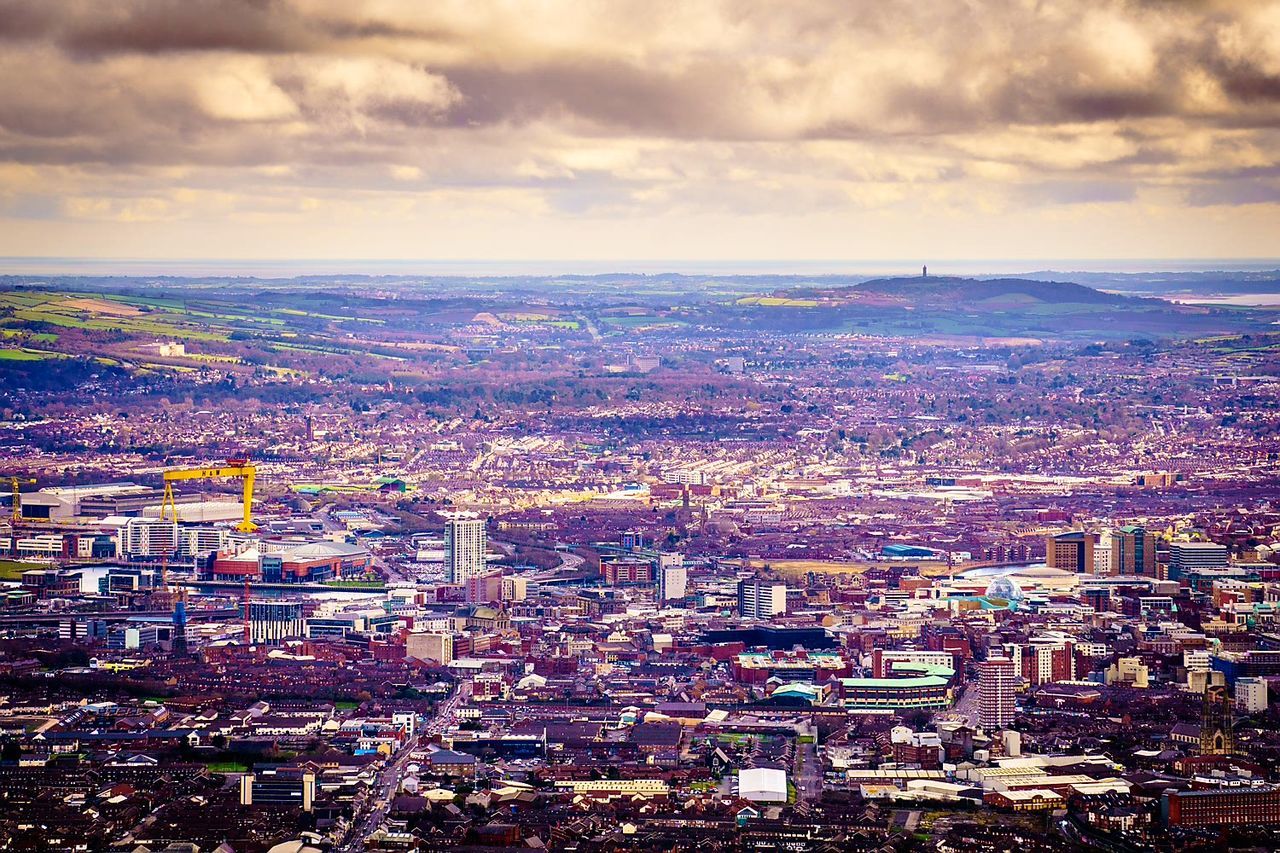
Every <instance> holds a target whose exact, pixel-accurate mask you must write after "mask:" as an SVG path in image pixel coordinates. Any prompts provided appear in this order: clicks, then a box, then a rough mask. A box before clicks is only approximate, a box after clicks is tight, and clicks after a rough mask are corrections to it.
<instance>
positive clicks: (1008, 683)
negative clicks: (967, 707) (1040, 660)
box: [978, 657, 1018, 730]
mask: <svg viewBox="0 0 1280 853" xmlns="http://www.w3.org/2000/svg"><path fill="white" fill-rule="evenodd" d="M1017 686H1018V675H1017V670H1016V669H1015V668H1014V663H1013V661H1012V660H1010V659H1009V658H1002V657H990V658H987V659H986V660H985V661H982V662H980V663H979V664H978V724H979V725H980V726H982V727H983V728H985V729H988V730H992V729H1002V728H1004V727H1005V726H1007V725H1009V724H1010V723H1012V722H1013V712H1014V707H1015V706H1014V691H1015V690H1016V688H1017Z"/></svg>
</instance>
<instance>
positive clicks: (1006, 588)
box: [984, 575, 1027, 610]
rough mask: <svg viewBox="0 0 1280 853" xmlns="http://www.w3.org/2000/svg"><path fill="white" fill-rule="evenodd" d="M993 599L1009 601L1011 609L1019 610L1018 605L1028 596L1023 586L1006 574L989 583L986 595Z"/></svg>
mask: <svg viewBox="0 0 1280 853" xmlns="http://www.w3.org/2000/svg"><path fill="white" fill-rule="evenodd" d="M984 597H985V598H987V599H988V600H991V601H1007V602H1008V603H1009V609H1010V610H1017V609H1018V605H1019V604H1021V603H1022V600H1023V599H1024V598H1026V597H1027V596H1026V593H1024V592H1023V591H1022V587H1020V586H1019V585H1018V582H1017V581H1015V580H1014V579H1013V578H1012V577H1010V576H1008V575H1005V576H1003V577H998V578H996V579H995V580H993V581H992V582H991V583H989V584H987V592H986V595H985V596H984Z"/></svg>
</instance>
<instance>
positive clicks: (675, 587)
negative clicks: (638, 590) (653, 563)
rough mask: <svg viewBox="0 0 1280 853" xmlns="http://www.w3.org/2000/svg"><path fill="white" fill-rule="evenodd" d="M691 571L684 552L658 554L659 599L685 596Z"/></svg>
mask: <svg viewBox="0 0 1280 853" xmlns="http://www.w3.org/2000/svg"><path fill="white" fill-rule="evenodd" d="M688 586H689V573H688V570H686V569H685V567H684V555H683V554H659V555H658V601H659V603H661V602H663V601H671V600H673V599H681V598H684V597H685V595H686V593H687V592H688Z"/></svg>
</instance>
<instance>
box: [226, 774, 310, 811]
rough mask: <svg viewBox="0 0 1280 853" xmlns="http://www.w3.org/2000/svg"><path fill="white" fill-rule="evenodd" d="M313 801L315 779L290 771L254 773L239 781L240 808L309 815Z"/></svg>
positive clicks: (308, 775)
mask: <svg viewBox="0 0 1280 853" xmlns="http://www.w3.org/2000/svg"><path fill="white" fill-rule="evenodd" d="M315 798H316V776H315V774H314V773H306V772H302V771H299V770H296V769H294V768H290V767H279V768H276V767H273V768H268V769H264V770H256V771H254V772H253V773H248V774H245V775H244V776H242V777H240V805H242V806H252V805H272V806H292V807H294V808H297V809H301V810H302V811H304V812H309V811H311V809H312V804H313V803H314V802H315Z"/></svg>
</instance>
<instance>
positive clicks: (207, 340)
mask: <svg viewBox="0 0 1280 853" xmlns="http://www.w3.org/2000/svg"><path fill="white" fill-rule="evenodd" d="M1276 292H1280V274H1276V273H1268V274H1247V275H1246V274H1239V275H1235V274H1204V275H1186V276H1170V277H1159V276H1136V275H1135V276H1123V275H1116V276H1109V277H1108V276H1101V275H1095V276H1093V277H1071V276H1068V275H1065V274H1053V275H1051V274H1047V273H1046V274H1035V275H1028V276H1027V277H1025V278H974V279H969V278H955V277H948V276H939V275H935V274H931V273H930V271H929V270H927V269H926V270H921V271H919V274H914V275H911V276H909V277H901V278H879V279H869V280H862V279H847V278H844V277H810V278H803V277H791V276H772V277H749V276H742V277H720V278H712V277H685V276H598V277H565V278H556V279H543V278H510V279H500V278H492V279H483V278H476V279H466V278H456V279H453V278H440V279H415V278H409V277H379V278H359V277H347V278H343V277H333V278H314V279H288V280H285V279H198V278H195V279H190V280H180V279H173V278H65V277H34V276H10V277H6V278H0V336H2V338H0V416H2V417H0V475H3V479H2V481H0V485H3V497H4V503H5V508H6V512H5V519H6V521H5V524H4V526H3V530H2V532H3V536H0V548H2V549H3V551H4V552H5V553H4V555H3V557H2V558H0V750H2V751H0V850H13V851H45V850H74V851H80V850H84V851H108V850H115V851H136V852H137V853H143V851H163V850H168V851H175V853H178V851H235V852H236V853H239V851H268V850H276V851H282V853H286V851H287V852H288V853H294V851H306V850H316V851H352V850H382V851H414V850H418V851H436V850H485V849H503V848H506V849H511V848H517V849H534V850H567V851H583V853H586V852H587V851H610V850H622V849H627V850H633V849H634V850H653V851H668V850H694V849H698V850H703V851H807V850H817V851H846V850H868V851H872V850H874V851H961V850H965V851H967V850H986V851H1006V850H1013V849H1018V850H1023V851H1028V853H1032V851H1072V850H1084V849H1095V850H1108V851H1111V850H1114V851H1125V853H1128V852H1129V851H1139V850H1161V851H1193V850H1215V851H1220V850H1227V849H1275V848H1277V847H1280V769H1277V762H1278V761H1280V718H1278V717H1277V713H1278V707H1280V706H1278V705H1277V701H1278V700H1280V695H1277V696H1276V697H1272V696H1271V694H1270V690H1271V685H1272V684H1277V685H1278V687H1280V682H1278V680H1280V628H1278V627H1277V624H1276V618H1277V612H1280V326H1278V325H1277V323H1280V308H1276V307H1272V308H1266V307H1260V306H1265V304H1266V301H1265V300H1262V301H1250V300H1249V299H1248V298H1246V297H1247V296H1248V295H1250V294H1254V295H1256V294H1259V293H1276Z"/></svg>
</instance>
